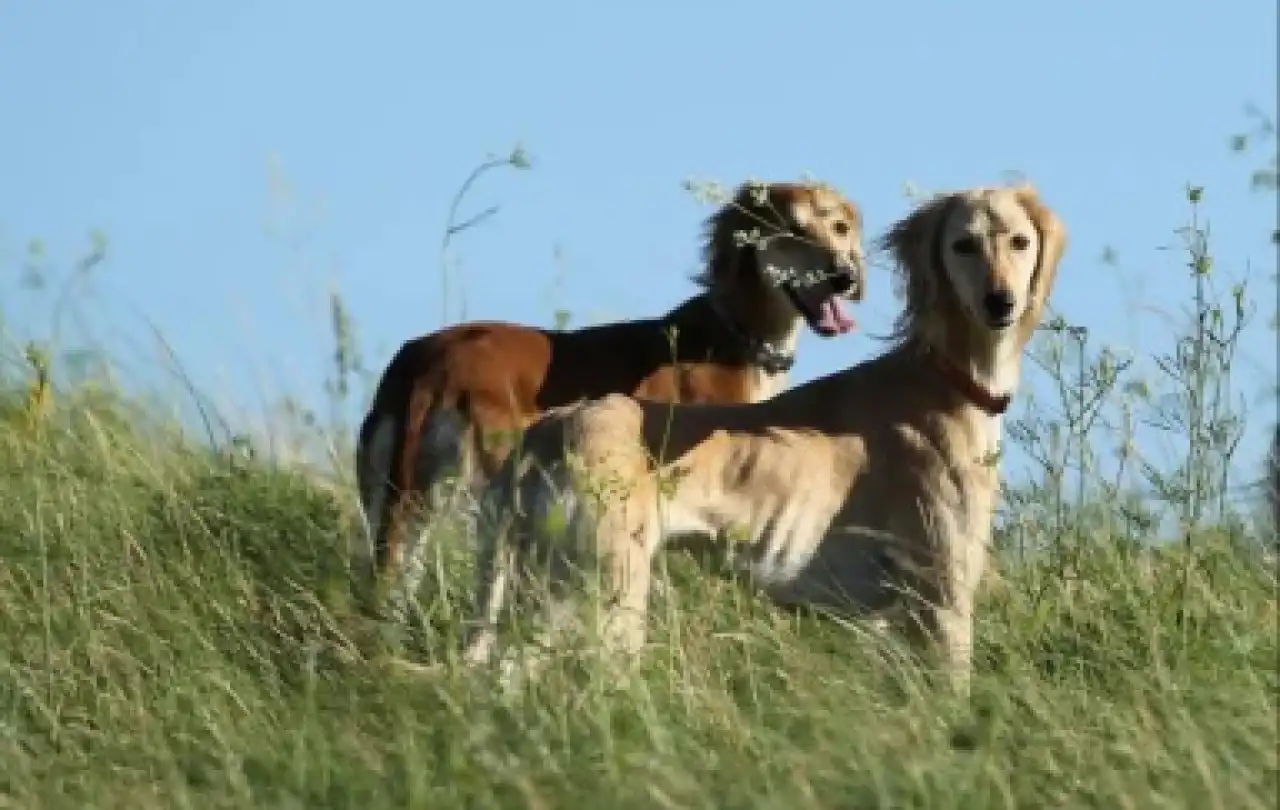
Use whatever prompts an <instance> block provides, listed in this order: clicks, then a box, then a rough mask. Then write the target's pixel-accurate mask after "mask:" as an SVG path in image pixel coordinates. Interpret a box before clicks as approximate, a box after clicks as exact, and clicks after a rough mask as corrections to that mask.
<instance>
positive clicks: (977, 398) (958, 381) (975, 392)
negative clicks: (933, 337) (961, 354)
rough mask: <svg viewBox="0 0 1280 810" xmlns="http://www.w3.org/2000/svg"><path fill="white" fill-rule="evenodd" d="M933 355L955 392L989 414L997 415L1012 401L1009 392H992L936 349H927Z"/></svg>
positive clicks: (1005, 409) (1006, 408) (935, 362)
mask: <svg viewBox="0 0 1280 810" xmlns="http://www.w3.org/2000/svg"><path fill="white" fill-rule="evenodd" d="M929 354H931V355H932V356H933V359H934V365H936V366H937V367H938V371H940V372H941V373H942V376H943V377H944V378H946V380H947V382H948V383H950V384H951V387H952V388H954V389H955V390H956V393H958V394H960V396H962V397H964V398H965V399H967V400H969V402H971V403H972V404H974V405H976V406H977V407H978V408H980V409H981V410H983V411H985V412H986V413H987V414H988V415H990V416H999V415H1000V414H1002V413H1004V412H1005V411H1007V410H1008V409H1009V403H1010V402H1012V401H1013V396H1012V395H1011V394H999V395H996V394H993V393H991V392H990V391H988V390H987V389H986V388H983V387H982V386H981V385H978V383H977V382H975V381H974V379H973V377H971V376H969V375H968V374H965V373H964V372H963V371H961V370H960V369H958V368H956V367H955V365H953V364H952V363H951V362H949V361H948V360H947V359H946V358H945V357H943V356H942V355H941V354H939V353H938V352H936V351H932V350H930V351H929Z"/></svg>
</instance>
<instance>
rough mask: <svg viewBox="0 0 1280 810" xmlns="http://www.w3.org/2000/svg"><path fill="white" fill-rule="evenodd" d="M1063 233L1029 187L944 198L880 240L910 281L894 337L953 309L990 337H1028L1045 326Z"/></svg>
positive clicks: (968, 192)
mask: <svg viewBox="0 0 1280 810" xmlns="http://www.w3.org/2000/svg"><path fill="white" fill-rule="evenodd" d="M1066 238H1067V237H1066V228H1065V227H1064V226H1063V224H1062V222H1061V220H1059V219H1058V217H1057V216H1056V215H1055V214H1054V213H1053V212H1052V211H1051V210H1050V209H1049V208H1048V207H1047V206H1045V205H1044V203H1042V202H1041V201H1040V196H1039V194H1038V193H1037V192H1036V190H1035V189H1034V188H1033V187H1031V186H1030V185H1019V186H1013V187H1007V188H975V189H968V190H964V191H958V192H952V193H949V194H942V195H938V196H936V197H934V198H933V199H932V200H929V201H928V202H926V203H924V204H923V205H921V206H920V207H919V208H917V209H916V210H915V211H914V212H912V213H911V214H910V215H909V216H908V217H907V218H906V219H904V220H902V221H901V222H899V223H898V224H897V225H895V226H894V227H893V228H891V229H890V230H889V232H888V233H887V234H886V235H885V237H884V238H883V239H882V240H881V243H882V246H883V247H885V248H887V249H888V250H889V251H891V252H892V253H893V255H894V257H895V258H896V259H897V262H896V263H897V265H898V267H899V268H900V270H901V272H902V274H903V277H904V280H905V282H906V285H905V286H906V299H907V300H906V308H905V309H904V311H903V313H902V315H901V316H900V318H899V321H898V324H897V330H896V331H897V332H898V334H899V335H900V336H903V337H905V336H906V335H907V334H910V333H914V332H917V331H919V330H920V329H921V328H927V323H926V322H925V321H926V319H928V318H930V317H933V316H942V317H945V316H946V315H947V314H948V312H949V311H954V310H956V309H959V310H960V312H958V313H955V314H958V315H960V316H962V317H964V318H965V319H966V320H967V321H968V322H969V323H970V325H971V328H972V329H974V330H977V331H979V332H985V333H987V334H990V335H992V336H993V337H996V336H1000V335H1003V334H1004V333H1006V332H1008V331H1009V330H1017V332H1018V334H1019V335H1020V336H1021V337H1022V338H1023V339H1024V340H1026V339H1029V338H1030V336H1031V332H1032V331H1033V330H1034V329H1035V327H1036V325H1037V324H1038V323H1039V321H1040V316H1041V314H1042V313H1043V311H1044V305H1045V301H1046V300H1047V298H1048V296H1049V291H1050V289H1051V288H1052V286H1053V280H1054V276H1055V275H1056V274H1057V269H1058V262H1059V261H1060V260H1061V259H1062V254H1063V251H1064V250H1065V249H1066Z"/></svg>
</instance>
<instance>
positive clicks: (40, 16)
mask: <svg viewBox="0 0 1280 810" xmlns="http://www.w3.org/2000/svg"><path fill="white" fill-rule="evenodd" d="M361 8H363V9H364V10H363V11H360V10H358V9H361ZM1276 92H1277V88H1276V11H1275V5H1274V2H1273V0H1230V2H1221V3H1209V2H1205V1H1204V0H1201V1H1200V2H1194V3H1193V2H1186V1H1185V0H1167V2H1162V3H1158V4H1157V3H1155V2H1137V1H1136V0H1130V2H1123V3H1122V2H1112V3H1105V4H1104V3H1101V2H1097V0H1081V2H1074V3H1047V2H1045V3H1038V4H1037V3H1026V2H1010V1H1008V0H983V1H982V2H972V3H943V2H940V1H939V0H900V2H896V3H876V4H871V3H852V2H835V0H828V1H827V2H818V1H817V0H794V2H791V3H790V4H780V3H779V4H765V3H762V2H759V0H741V2H735V3H729V2H728V0H719V1H716V0H688V1H687V2H684V3H675V2H670V1H669V0H667V1H665V2H664V1H663V0H654V2H649V3H644V4H639V3H632V4H621V3H614V2H595V3H587V2H567V1H566V0H542V1H541V2H538V3H517V2H514V1H513V0H505V1H504V2H496V1H495V0H488V1H487V2H486V1H485V0H475V1H474V2H470V3H431V2H404V1H399V2H391V1H390V0H386V1H384V2H376V3H375V2H369V3H365V4H360V5H357V4H355V3H338V2H332V1H331V0H306V2H303V0H274V1H273V2H269V3H268V2H259V3H247V2H224V3H196V2H182V3H179V2H167V3H166V2H159V1H158V0H152V2H142V0H113V1H112V2H110V3H107V2H87V1H82V2H78V3H76V2H57V1H56V0H45V2H25V3H6V4H4V5H3V6H2V7H0V109H3V110H4V119H5V121H6V124H5V126H4V127H2V128H0V189H3V192H2V193H0V289H3V290H4V292H3V296H4V298H3V300H4V301H5V303H4V309H5V310H6V311H7V312H8V314H9V315H10V317H11V318H12V317H15V316H16V318H17V320H18V322H19V325H20V326H24V327H28V328H31V327H38V326H39V325H40V319H41V318H43V317H46V315H47V312H46V310H45V309H43V308H41V306H38V305H37V304H36V303H34V302H33V301H32V299H30V297H23V296H21V295H19V294H17V293H14V292H12V290H13V289H15V288H16V279H17V276H18V272H17V268H18V267H19V266H20V264H21V262H22V256H23V250H24V246H25V244H26V243H27V240H28V239H30V238H33V237H34V238H39V239H41V240H43V241H44V243H45V244H46V245H47V247H48V250H49V254H50V257H51V259H52V260H53V261H54V262H56V263H59V264H60V265H62V266H65V265H66V264H67V263H69V262H70V261H71V260H72V259H73V258H74V257H75V256H76V255H77V254H78V253H79V252H81V251H82V250H83V249H84V246H85V245H86V244H87V234H88V233H89V231H90V230H91V229H100V230H101V231H102V232H103V233H105V234H106V236H107V238H108V241H109V248H108V258H107V261H106V262H105V263H104V264H103V265H102V266H101V267H100V268H99V269H98V271H97V272H98V276H97V279H96V281H95V285H96V286H95V292H96V294H97V295H99V296H100V297H101V300H102V301H103V302H105V303H104V304H103V305H102V306H104V307H106V308H107V310H109V311H110V312H111V313H112V314H111V315H110V317H109V318H107V321H108V322H109V323H108V325H107V326H101V325H100V326H99V330H100V331H99V333H100V334H110V335H111V336H112V339H114V340H118V341H125V340H126V339H127V340H128V341H129V342H128V343H123V342H121V343H119V344H118V345H119V346H120V347H121V350H122V351H123V352H125V353H126V354H129V355H130V358H131V359H129V362H131V363H132V364H133V365H134V367H135V368H136V369H138V371H139V373H143V372H145V371H146V369H147V367H148V366H150V365H151V364H154V363H157V362H159V355H158V353H157V351H156V349H155V348H154V345H153V343H152V342H150V338H149V337H148V332H147V327H146V326H145V322H144V321H143V320H142V316H143V315H145V316H146V318H149V319H151V320H152V321H154V322H155V324H156V326H157V327H158V328H160V329H161V330H162V331H163V332H164V334H165V336H166V338H167V339H168V341H169V342H170V343H171V344H172V346H173V348H174V350H175V351H176V352H177V354H178V357H179V359H180V361H181V363H182V364H183V367H184V371H185V373H186V374H188V375H190V376H192V377H193V378H194V379H195V381H196V382H197V384H198V385H200V386H201V387H203V388H206V389H208V390H211V391H216V392H217V393H218V394H219V395H220V396H221V397H223V399H224V401H236V402H239V403H241V404H243V405H244V406H245V407H248V408H249V409H251V410H252V409H254V408H259V409H260V408H261V404H262V402H263V401H265V400H269V399H272V398H274V397H278V396H280V395H282V394H284V393H291V394H294V395H296V396H301V397H303V398H308V399H310V400H312V401H315V400H316V399H317V398H318V396H319V387H320V384H319V380H320V377H321V375H322V373H323V369H324V363H325V361H326V356H327V352H328V351H329V346H328V343H327V342H326V329H327V327H326V324H327V317H328V316H327V309H326V306H327V305H326V295H327V293H328V290H329V289H330V288H331V286H332V285H335V284H336V285H338V286H339V288H340V289H341V290H342V292H343V294H344V296H345V297H346V299H347V301H348V303H349V305H350V308H351V310H352V312H353V314H354V317H355V320H356V324H357V327H358V328H359V330H360V336H361V339H362V341H363V344H364V347H365V353H366V356H367V359H368V360H369V361H370V362H371V363H372V364H373V365H375V366H380V365H381V364H382V363H383V362H385V360H386V359H387V357H388V356H389V353H390V352H391V351H392V350H393V349H394V347H395V346H396V345H397V344H398V343H399V342H400V341H401V340H403V339H405V338H407V337H409V336H411V335H413V334H415V333H420V332H424V331H429V330H431V329H434V328H436V327H438V326H439V325H440V323H441V302H440V282H439V274H440V237H441V229H442V226H443V224H444V221H445V218H446V212H447V208H448V205H449V202H450V198H451V196H452V194H453V192H454V190H455V189H456V187H457V186H458V184H459V183H460V182H461V181H462V180H463V179H464V178H465V176H466V175H467V173H468V172H469V171H470V169H471V168H472V166H474V165H475V164H476V163H477V162H478V161H480V160H482V159H483V158H484V157H485V155H486V154H487V153H497V154H502V153H506V152H508V151H509V150H510V149H511V148H512V147H513V146H514V145H515V144H517V143H520V144H523V145H524V146H525V148H527V150H528V151H529V153H530V154H531V155H532V157H533V159H534V161H535V166H534V169H533V171H529V172H520V173H515V172H500V173H495V174H491V175H490V176H488V177H486V178H485V179H483V180H482V181H481V182H480V183H479V184H478V186H477V188H476V190H475V193H474V195H473V197H472V198H471V201H470V203H468V204H467V205H466V206H464V213H466V212H475V211H477V210H479V209H481V208H483V207H485V206H487V205H490V204H498V205H500V206H501V210H500V211H499V213H498V214H497V216H495V217H494V218H492V219H491V220H489V221H488V222H487V223H486V224H485V225H484V226H482V227H481V228H479V229H477V230H474V231H472V232H470V233H467V234H465V235H463V236H462V237H460V238H459V240H458V241H457V242H456V243H455V245H454V251H453V253H454V259H453V260H454V261H456V262H458V263H459V266H458V272H459V273H460V274H461V276H462V278H463V279H464V281H463V283H464V284H465V287H466V298H467V304H468V308H467V315H468V316H471V317H494V318H508V319H515V320H522V321H530V322H534V323H542V324H546V323H549V322H550V320H551V317H552V310H553V308H554V307H557V306H563V307H565V308H568V309H570V310H572V311H573V312H574V313H575V316H576V320H577V322H579V323H580V322H582V321H584V320H599V319H603V318H619V317H626V316H639V315H647V314H652V313H657V312H660V311H662V310H664V309H666V308H668V307H670V306H671V305H673V304H674V303H676V302H677V301H678V300H680V299H681V298H683V297H684V296H686V295H688V294H689V293H690V290H691V286H690V284H689V283H688V281H687V276H688V275H689V273H691V272H692V271H693V270H695V269H696V260H697V234H698V228H699V225H700V220H701V219H702V218H703V217H704V216H705V215H706V214H707V213H708V211H707V209H706V208H705V207H704V206H703V205H702V204H700V203H698V202H696V201H695V200H693V199H692V198H691V197H690V195H689V194H688V193H687V192H686V191H684V190H683V189H682V188H681V182H682V181H683V180H684V179H685V178H688V177H691V176H696V177H703V178H710V179H715V180H718V181H721V182H723V183H726V184H733V183H736V182H738V181H740V180H742V179H744V178H746V177H749V176H755V177H761V178H766V179H787V178H794V177H797V176H799V175H801V174H802V173H804V172H811V173H813V174H814V175H816V176H819V177H822V178H824V179H826V180H829V181H830V182H832V183H834V184H836V185H837V186H839V187H841V188H842V189H843V190H844V191H845V192H846V193H848V194H849V195H850V196H851V197H853V198H854V199H856V200H857V201H858V202H859V203H860V204H861V205H862V206H863V208H864V211H865V215H866V219H867V224H868V227H869V230H870V234H871V235H875V234H876V233H878V232H880V231H881V229H883V228H884V227H885V226H886V225H887V224H889V223H890V222H891V221H892V220H894V219H895V218H897V217H899V216H901V215H902V214H903V213H904V212H905V211H906V210H907V207H908V205H909V201H908V200H907V198H906V197H905V196H904V193H903V189H904V184H905V183H908V182H913V183H915V184H917V185H919V186H922V187H924V188H928V189H934V188H943V187H955V186H963V185H969V184H977V183H989V182H996V181H999V180H1001V179H1002V178H1004V177H1005V176H1006V174H1007V173H1008V172H1015V171H1016V172H1020V173H1022V174H1024V175H1025V176H1027V177H1028V178H1029V179H1031V180H1032V181H1034V182H1035V183H1036V184H1037V185H1038V186H1039V187H1040V188H1041V190H1042V193H1043V194H1044V196H1045V197H1046V199H1047V200H1048V201H1049V202H1050V204H1052V205H1053V206H1054V207H1055V208H1056V209H1057V210H1058V211H1059V213H1060V214H1061V215H1062V217H1063V218H1064V219H1065V220H1066V221H1067V223H1068V225H1069V227H1070V230H1071V235H1072V242H1071V247H1070V252H1069V254H1068V258H1067V261H1066V264H1065V265H1064V267H1063V269H1062V273H1061V276H1060V279H1061V280H1060V284H1059V286H1058V289H1057V292H1056V294H1055V298H1054V302H1053V303H1054V305H1055V306H1056V307H1057V309H1058V310H1060V311H1061V312H1063V313H1064V314H1065V315H1066V316H1067V317H1068V318H1069V319H1070V320H1072V321H1073V322H1077V323H1082V324H1085V325H1087V326H1089V327H1090V328H1091V329H1092V330H1093V332H1094V334H1095V335H1096V336H1097V337H1098V338H1099V339H1105V340H1107V341H1110V342H1112V343H1115V344H1117V345H1122V346H1128V347H1131V348H1133V349H1134V350H1136V351H1138V352H1140V353H1141V352H1147V351H1150V350H1152V349H1154V348H1157V347H1160V348H1165V347H1167V342H1166V341H1165V340H1163V338H1165V337H1167V334H1168V326H1167V325H1166V324H1165V322H1163V321H1162V320H1161V317H1160V316H1159V315H1158V314H1156V313H1158V312H1159V311H1160V310H1161V309H1164V310H1172V309H1175V308H1176V307H1177V306H1178V305H1179V302H1180V301H1181V300H1183V298H1184V297H1185V294H1186V290H1187V289H1189V287H1188V286H1187V281H1186V277H1185V272H1184V271H1183V269H1182V259H1181V257H1179V256H1176V255H1174V254H1170V253H1168V252H1165V251H1162V250H1161V248H1162V247H1163V246H1167V245H1170V244H1174V243H1175V241H1176V238H1175V236H1174V229H1175V228H1176V227H1178V226H1179V225H1180V224H1182V223H1184V222H1185V221H1186V216H1187V210H1188V208H1187V203H1186V199H1185V195H1184V192H1183V189H1184V186H1185V184H1187V183H1188V182H1193V183H1197V184H1202V185H1205V186H1206V187H1207V189H1208V191H1207V198H1206V204H1205V214H1206V216H1207V217H1208V218H1209V221H1210V222H1211V227H1212V240H1213V246H1214V252H1215V254H1216V257H1217V262H1218V266H1219V267H1220V268H1222V269H1223V271H1224V272H1228V273H1232V274H1237V275H1238V274H1243V273H1245V272H1249V273H1250V274H1251V275H1252V276H1253V277H1254V295H1255V298H1257V300H1258V304H1259V308H1260V312H1259V316H1258V326H1257V327H1256V328H1255V329H1253V330H1252V332H1251V334H1249V335H1248V337H1247V340H1246V345H1245V347H1244V350H1243V353H1242V358H1241V363H1242V365H1241V367H1240V368H1239V369H1238V372H1237V373H1238V374H1240V375H1241V376H1242V377H1244V378H1246V379H1244V380H1243V382H1244V383H1245V387H1244V389H1242V390H1244V392H1245V393H1246V394H1247V395H1248V396H1249V397H1250V401H1251V404H1252V406H1253V408H1254V410H1255V413H1256V414H1257V416H1258V417H1266V418H1268V419H1269V417H1270V416H1271V414H1272V413H1273V409H1274V405H1272V404H1271V403H1269V402H1267V401H1265V400H1261V399H1259V398H1258V397H1256V396H1254V394H1255V393H1257V392H1261V391H1262V390H1264V389H1265V388H1266V387H1267V386H1268V385H1270V384H1271V383H1272V382H1273V380H1274V374H1275V336H1274V334H1273V333H1271V332H1268V331H1266V329H1265V327H1264V326H1263V322H1264V321H1265V319H1266V317H1268V316H1269V315H1270V314H1271V312H1272V311H1273V310H1274V298H1275V289H1276V288H1275V287H1274V286H1273V285H1272V282H1271V280H1270V277H1269V274H1270V273H1271V272H1273V271H1274V268H1275V255H1276V254H1275V251H1274V249H1273V248H1271V247H1270V246H1269V244H1268V242H1267V236H1268V233H1269V230H1270V227H1271V226H1272V225H1273V223H1274V220H1275V214H1276V212H1275V204H1274V200H1272V199H1270V198H1268V197H1267V196H1266V195H1264V194H1259V193H1251V192H1250V191H1249V188H1248V178H1249V173H1250V171H1251V170H1252V169H1254V168H1255V167H1256V166H1257V165H1258V164H1260V163H1261V162H1262V161H1263V158H1262V155H1261V154H1260V153H1257V154H1255V155H1253V156H1252V157H1249V158H1242V157H1240V156H1238V155H1234V154H1232V153H1231V152H1230V150H1229V149H1228V139H1229V136H1230V135H1231V134H1232V133H1234V132H1235V131H1237V130H1239V129H1241V128H1244V127H1247V126H1248V124H1249V121H1248V120H1247V119H1246V117H1245V115H1244V113H1243V109H1244V107H1245V105H1246V104H1248V103H1254V104H1257V105H1259V106H1260V107H1262V108H1263V109H1264V110H1265V111H1266V112H1269V113H1273V112H1274V111H1275V102H1274V100H1275V98H1276ZM1272 148H1274V146H1272ZM620 243H621V244H624V245H625V248H624V249H623V250H622V252H621V253H619V250H618V247H617V246H618V245H619V244H620ZM1108 245H1109V246H1113V247H1114V248H1115V250H1116V251H1117V253H1118V256H1119V260H1120V265H1119V267H1118V268H1117V267H1112V266H1108V265H1106V264H1104V263H1102V262H1101V261H1100V256H1101V254H1102V252H1103V250H1104V248H1105V247H1106V246H1108ZM870 283H871V291H870V301H869V303H868V304H867V305H865V306H864V307H862V308H861V310H860V311H859V312H858V313H857V316H858V318H859V320H860V322H861V323H862V325H863V327H864V330H865V331H864V332H861V333H856V334H855V335H853V336H851V337H847V338H843V339H838V340H831V341H821V340H819V339H818V338H817V337H815V336H811V335H810V336H806V337H805V339H804V340H803V343H802V347H801V349H802V350H801V357H800V360H799V363H798V365H797V369H796V374H795V379H796V380H797V381H801V380H804V379H808V378H811V377H813V376H816V375H819V374H825V373H827V372H830V371H833V370H835V369H838V368H840V367H841V366H845V365H849V364H851V363H853V362H856V361H857V360H860V359H862V358H864V357H867V356H868V355H870V354H872V353H874V352H877V351H879V350H880V349H881V348H882V344H880V343H878V342H877V341H875V340H872V339H871V338H870V337H868V335H867V332H871V333H879V334H882V333H884V332H885V331H886V327H887V325H888V323H889V321H890V319H891V318H892V315H893V313H894V311H895V309H896V307H897V300H896V299H895V298H894V297H893V295H892V287H891V284H890V280H889V278H888V277H887V276H884V275H881V276H878V277H873V278H872V279H871V282H870ZM460 313H461V310H460V309H459V303H458V302H457V301H456V300H455V301H454V302H453V305H452V306H451V309H450V317H451V318H455V319H456V318H457V317H459V315H460ZM100 317H102V316H100ZM108 326H109V328H110V329H111V330H113V331H110V332H109V333H103V332H101V330H102V329H106V328H108ZM1255 422H1256V423H1257V424H1255V428H1256V429H1258V430H1260V429H1261V421H1260V420H1259V419H1258V418H1255ZM1254 435H1255V436H1256V435H1258V434H1257V433H1255V434H1254ZM1249 455H1250V456H1251V457H1256V456H1257V453H1256V452H1252V451H1250V453H1249Z"/></svg>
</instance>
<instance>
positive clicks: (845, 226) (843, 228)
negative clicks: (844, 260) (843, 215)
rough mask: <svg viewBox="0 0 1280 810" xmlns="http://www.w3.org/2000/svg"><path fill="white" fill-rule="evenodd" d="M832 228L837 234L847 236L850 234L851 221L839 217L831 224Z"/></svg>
mask: <svg viewBox="0 0 1280 810" xmlns="http://www.w3.org/2000/svg"><path fill="white" fill-rule="evenodd" d="M831 229H832V230H833V231H835V232H836V236H847V235H848V234H849V223H847V222H845V221H844V220H843V219H838V220H836V221H835V222H833V223H832V224H831Z"/></svg>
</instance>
